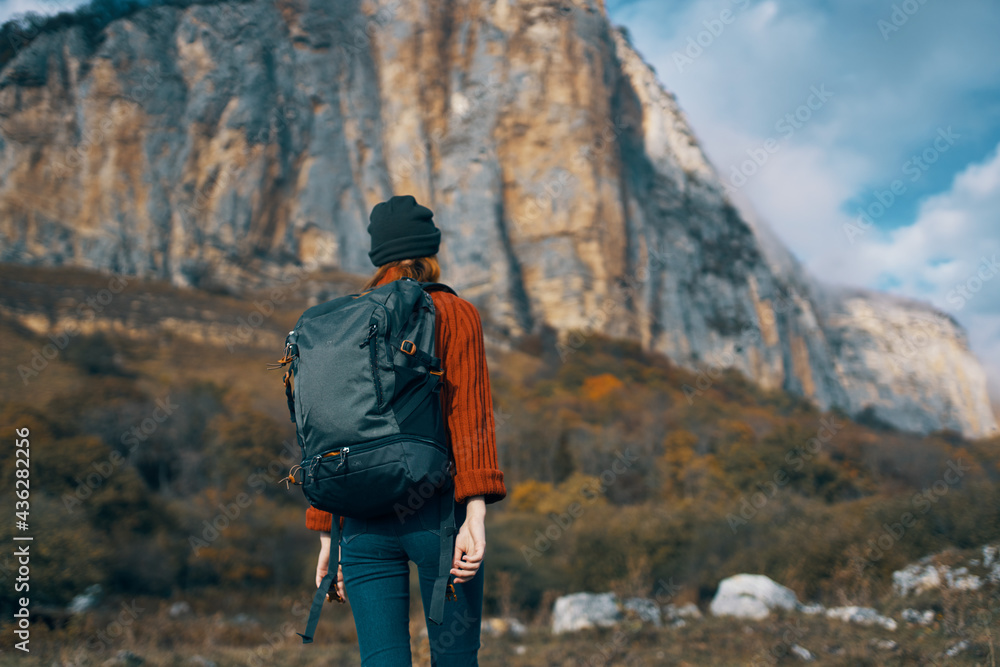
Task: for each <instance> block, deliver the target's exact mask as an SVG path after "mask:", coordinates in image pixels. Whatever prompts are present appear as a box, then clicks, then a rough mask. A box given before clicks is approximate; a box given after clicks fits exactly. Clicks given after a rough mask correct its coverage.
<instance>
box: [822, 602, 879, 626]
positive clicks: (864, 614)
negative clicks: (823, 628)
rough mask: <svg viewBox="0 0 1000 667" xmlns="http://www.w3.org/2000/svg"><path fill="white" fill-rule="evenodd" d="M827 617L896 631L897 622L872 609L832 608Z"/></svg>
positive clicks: (827, 612) (828, 610)
mask: <svg viewBox="0 0 1000 667" xmlns="http://www.w3.org/2000/svg"><path fill="white" fill-rule="evenodd" d="M826 617H827V618H836V619H839V620H841V621H845V622H847V623H857V624H858V625H880V626H882V627H883V628H885V629H886V630H895V629H896V621H895V620H893V619H891V618H889V617H888V616H882V615H881V614H879V613H878V612H877V611H875V610H874V609H872V608H871V607H831V608H830V609H827V610H826Z"/></svg>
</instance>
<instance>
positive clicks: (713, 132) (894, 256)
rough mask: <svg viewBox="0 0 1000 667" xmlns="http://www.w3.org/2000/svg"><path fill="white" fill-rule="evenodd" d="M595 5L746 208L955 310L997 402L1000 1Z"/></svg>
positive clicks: (790, 234)
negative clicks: (620, 31)
mask: <svg viewBox="0 0 1000 667" xmlns="http://www.w3.org/2000/svg"><path fill="white" fill-rule="evenodd" d="M606 6H607V8H608V12H609V14H610V16H611V18H612V20H613V21H614V22H615V23H617V24H620V25H624V26H626V27H627V28H628V29H629V32H630V33H631V35H632V41H633V43H634V44H635V46H636V48H637V49H638V50H639V51H640V52H641V53H642V54H643V56H644V57H645V58H646V60H647V61H649V62H650V63H651V64H652V65H653V66H654V67H655V68H656V71H657V75H658V77H659V79H660V81H661V82H662V83H663V84H664V85H665V86H666V87H667V88H668V89H669V90H671V91H673V92H674V93H676V95H677V99H678V102H679V103H680V105H681V108H682V109H683V110H684V111H685V114H686V115H687V117H688V121H689V122H690V124H691V125H692V127H693V129H694V131H695V134H696V135H697V136H698V138H699V140H700V141H701V143H702V145H703V146H704V148H705V150H706V152H707V153H708V156H709V158H710V159H711V161H712V162H713V163H714V164H715V166H716V169H717V170H718V172H719V175H720V177H721V178H722V180H723V182H724V183H727V184H729V186H730V193H731V194H732V196H733V199H734V200H735V201H736V202H737V204H738V205H739V206H740V207H741V208H742V209H743V210H744V211H746V212H747V214H748V215H751V216H754V217H755V219H757V220H761V221H763V222H764V223H765V224H768V225H769V226H770V227H771V228H772V229H773V230H774V231H775V232H776V234H777V235H778V237H779V238H781V239H782V240H784V242H785V243H786V245H788V246H789V248H790V249H791V250H792V252H793V253H794V254H795V255H796V256H797V257H798V258H799V259H800V260H801V261H802V262H803V263H804V264H805V266H806V267H807V268H808V269H809V270H810V271H811V272H812V273H813V274H814V275H816V276H817V277H819V278H820V279H822V280H824V281H827V282H830V283H838V284H847V285H857V286H862V287H871V288H877V289H884V290H886V291H890V292H894V293H897V294H901V295H905V296H909V297H915V298H918V299H921V300H924V301H928V302H930V303H932V304H934V305H935V306H937V307H939V308H941V309H943V310H945V311H946V312H949V313H951V314H953V315H955V316H956V318H957V319H958V320H959V321H960V322H961V323H962V324H963V325H964V326H965V327H966V329H967V330H968V332H969V338H970V341H971V344H972V348H973V351H974V352H976V354H977V355H978V356H979V357H980V359H981V360H982V361H983V362H984V364H985V365H986V367H987V371H988V373H989V375H990V381H991V385H992V389H993V395H994V397H997V398H1000V273H998V274H997V275H996V276H994V277H991V278H989V279H987V280H981V279H980V278H979V277H978V276H977V273H978V271H979V269H980V266H981V264H982V263H983V259H984V258H985V259H986V260H991V259H992V258H993V257H994V256H995V255H998V254H1000V152H998V148H1000V39H998V38H997V35H1000V3H997V2H996V1H995V0H949V1H948V2H944V0H905V1H904V0H875V1H872V0H838V1H837V2H833V1H824V0H795V1H792V0H671V1H669V2H666V1H664V0H607V3H606ZM817 90H818V91H819V92H820V93H822V95H821V96H816V95H815V92H816V91H817ZM810 95H813V97H812V98H810ZM821 98H823V99H822V100H821ZM810 102H811V103H812V108H809V106H808V104H809V103H810ZM787 114H792V118H791V119H788V118H786V115H787ZM795 114H799V116H798V118H796V117H795ZM793 123H794V124H793ZM768 139H773V140H774V143H771V144H770V148H771V151H770V152H768V151H767V150H764V148H765V142H766V141H767V140H768ZM762 150H764V152H763V153H762V152H761V151H762ZM748 151H749V152H748ZM754 156H756V157H757V161H758V162H762V164H761V165H760V166H758V165H757V164H754V163H753V162H747V161H748V160H752V159H753V157H754ZM734 168H735V169H736V171H735V172H734ZM748 172H749V173H751V174H752V175H749V176H747V175H746V174H747V173H748ZM743 177H745V178H743ZM894 186H895V188H896V191H895V192H893V187H894ZM862 212H866V213H867V214H868V217H867V218H862V219H861V223H863V224H858V216H859V213H862ZM987 263H988V261H987ZM989 272H990V270H987V271H986V273H989ZM970 281H971V282H970ZM963 288H964V290H965V291H964V292H963V291H962V289H963Z"/></svg>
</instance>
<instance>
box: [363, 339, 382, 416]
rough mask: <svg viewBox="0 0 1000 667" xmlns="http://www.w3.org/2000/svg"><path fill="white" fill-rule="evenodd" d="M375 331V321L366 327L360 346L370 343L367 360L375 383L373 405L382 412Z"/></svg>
mask: <svg viewBox="0 0 1000 667" xmlns="http://www.w3.org/2000/svg"><path fill="white" fill-rule="evenodd" d="M377 333H378V324H376V323H375V322H372V323H371V325H370V326H369V327H368V335H367V336H366V337H365V339H364V340H363V341H361V345H360V347H365V346H366V345H369V344H371V345H370V346H369V347H368V350H369V355H368V356H369V360H370V363H371V369H372V382H373V383H374V384H375V400H376V406H375V407H376V408H377V409H378V411H379V412H380V413H381V412H382V381H381V380H380V379H379V375H378V336H376V334H377ZM372 341H374V342H372Z"/></svg>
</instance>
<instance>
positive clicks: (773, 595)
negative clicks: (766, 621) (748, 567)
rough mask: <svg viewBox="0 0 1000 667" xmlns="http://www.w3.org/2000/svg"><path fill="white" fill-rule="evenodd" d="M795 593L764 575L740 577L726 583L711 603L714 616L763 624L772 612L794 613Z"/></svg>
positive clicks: (723, 583)
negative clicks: (791, 610) (792, 611)
mask: <svg viewBox="0 0 1000 667" xmlns="http://www.w3.org/2000/svg"><path fill="white" fill-rule="evenodd" d="M798 603H799V602H798V599H797V598H796V597H795V592H794V591H792V590H791V589H790V588H786V587H784V586H782V585H781V584H778V583H776V582H775V581H773V580H772V579H770V578H769V577H765V576H764V575H762V574H737V575H735V576H732V577H729V578H728V579H723V580H722V581H721V582H720V583H719V590H718V591H717V592H716V593H715V597H714V598H713V599H712V604H711V606H710V609H711V611H712V614H713V615H715V616H736V617H738V618H752V619H755V620H760V619H763V618H767V616H769V615H770V613H771V611H772V610H773V609H795V608H796V607H797V606H798Z"/></svg>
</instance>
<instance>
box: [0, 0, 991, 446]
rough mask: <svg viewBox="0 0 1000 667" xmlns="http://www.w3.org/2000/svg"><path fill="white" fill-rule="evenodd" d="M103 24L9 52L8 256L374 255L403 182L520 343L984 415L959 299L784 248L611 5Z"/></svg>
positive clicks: (903, 413) (987, 426) (199, 272)
mask: <svg viewBox="0 0 1000 667" xmlns="http://www.w3.org/2000/svg"><path fill="white" fill-rule="evenodd" d="M101 35H102V39H100V40H99V43H97V44H96V45H94V46H93V50H90V46H89V43H88V42H87V39H86V35H85V34H83V28H82V27H80V26H72V25H70V26H68V27H63V28H60V29H59V30H57V31H55V32H51V33H44V34H40V35H39V36H37V37H36V38H35V39H34V40H33V41H32V42H31V43H30V44H29V45H27V46H26V47H25V48H23V49H22V50H21V51H20V52H18V53H17V54H16V56H15V57H14V58H13V59H12V60H10V61H9V62H8V63H7V65H6V66H4V67H3V69H2V70H0V118H2V119H3V128H2V129H0V174H3V185H0V239H2V246H3V247H2V248H0V261H7V262H20V263H28V264H43V265H64V264H65V265H76V266H83V267H90V268H102V269H106V270H113V271H121V272H124V273H127V274H134V275H141V276H142V275H144V276H155V277H158V278H162V279H167V280H170V281H171V282H173V283H174V284H175V285H179V286H207V285H222V286H225V287H226V288H228V289H231V290H233V291H237V292H238V291H241V290H245V289H249V288H254V287H260V286H262V285H266V284H267V279H266V278H265V276H266V275H279V274H280V273H281V272H282V271H288V270H291V269H293V268H295V267H298V266H302V265H317V266H320V267H326V268H333V269H337V270H341V271H345V272H347V273H354V274H363V273H367V272H370V270H371V265H370V262H369V261H368V257H367V247H368V246H367V232H366V226H367V214H368V212H369V211H370V210H371V207H372V206H373V205H374V204H375V203H376V202H378V201H381V200H383V199H385V198H387V197H388V196H389V195H391V194H392V193H401V192H405V193H410V194H413V195H415V196H416V197H417V199H418V200H419V201H421V202H427V203H428V205H429V206H430V207H431V208H432V209H433V210H434V211H435V218H436V220H437V223H438V226H439V227H440V228H441V229H442V238H443V243H442V251H441V253H440V255H439V256H440V259H441V262H442V266H443V268H444V270H445V273H446V275H448V276H450V277H451V281H452V282H453V283H454V284H455V285H456V286H457V287H458V288H460V290H461V291H462V293H463V295H465V296H466V297H467V298H469V299H470V300H471V301H473V302H474V303H475V304H476V305H477V306H479V307H480V308H481V309H482V311H483V312H484V314H485V316H487V317H489V318H491V320H493V321H494V322H495V323H496V325H497V326H498V327H499V330H500V331H502V332H503V333H504V334H505V335H507V336H509V337H511V338H517V337H520V336H523V335H526V334H532V333H537V332H539V331H540V330H541V329H542V328H545V327H550V328H552V329H555V330H556V331H557V332H559V335H560V336H562V337H563V338H565V336H566V335H567V334H568V332H570V331H572V330H584V331H586V330H597V331H600V332H601V333H603V334H607V335H611V336H618V337H624V338H631V339H634V340H638V341H640V342H641V344H642V345H643V347H645V348H647V349H651V350H655V351H657V352H661V353H663V354H666V355H667V356H669V357H670V358H671V359H673V360H674V361H675V362H676V363H678V364H680V365H682V366H686V367H689V368H702V367H705V366H706V364H707V365H711V364H713V363H717V362H718V361H719V360H720V359H723V360H728V361H730V362H731V363H728V364H727V365H732V366H734V367H735V368H737V369H738V370H740V371H742V372H743V373H744V374H746V375H747V376H748V377H750V378H752V379H753V380H754V381H755V382H757V383H758V384H761V385H762V386H764V387H768V388H776V387H781V388H784V389H787V390H789V391H792V392H793V393H796V394H799V395H803V396H806V397H808V398H809V399H810V400H812V401H813V402H815V403H816V404H817V405H819V406H820V407H822V408H824V409H827V408H830V407H834V406H836V407H839V408H841V409H844V410H845V411H846V412H848V413H849V414H855V415H856V414H860V413H862V412H863V411H866V410H870V411H872V412H873V413H874V414H875V415H876V416H877V417H878V418H879V419H882V420H884V421H885V422H888V423H890V424H893V425H894V426H897V427H899V428H903V429H907V430H915V431H921V432H927V431H930V430H937V429H941V428H950V429H953V430H957V431H960V432H962V433H963V434H965V435H968V436H972V437H980V436H985V435H989V434H991V433H992V432H993V431H994V430H995V429H996V420H995V418H994V416H993V413H992V410H991V409H990V406H989V400H988V397H987V395H986V386H985V375H984V373H983V371H982V368H981V367H980V366H979V364H978V362H976V360H975V358H974V357H973V356H972V354H971V352H970V351H969V350H968V344H967V340H966V338H965V334H964V332H963V331H962V330H961V328H960V327H958V326H957V324H956V323H955V322H954V321H953V320H949V319H947V318H946V319H942V318H932V319H931V321H933V322H935V324H934V325H933V326H931V325H930V324H926V323H924V322H923V320H926V319H927V313H928V312H933V311H927V309H926V308H925V307H923V306H919V305H917V304H914V303H908V302H899V301H887V300H885V299H882V298H881V297H877V296H870V295H869V296H868V297H865V296H863V295H862V294H860V293H852V292H844V291H843V290H840V289H838V288H832V287H827V286H823V285H820V284H819V283H817V282H816V281H815V280H814V279H813V278H812V277H811V276H809V275H808V274H807V273H806V272H805V271H804V270H803V269H802V267H801V266H800V265H799V264H798V262H797V261H792V262H791V263H790V264H789V263H788V262H784V263H782V262H780V261H777V260H776V257H777V254H780V252H779V253H777V254H776V253H775V252H774V249H773V248H772V249H770V250H769V249H768V247H767V241H766V240H765V239H764V238H763V234H764V233H763V232H761V231H760V230H759V229H758V228H757V227H756V226H755V225H754V224H752V223H751V222H750V221H748V220H747V219H746V218H745V217H744V216H743V215H741V214H740V212H739V211H737V209H736V208H735V207H734V206H733V204H732V202H730V201H729V199H728V197H727V196H726V194H725V189H724V187H723V185H722V184H721V181H720V180H719V178H718V175H717V172H716V170H715V169H714V167H713V166H712V165H711V163H710V162H709V161H708V159H707V158H706V156H705V155H704V153H703V151H702V150H701V147H700V145H699V144H698V142H697V139H696V137H695V134H694V132H693V131H692V130H691V128H690V126H689V124H688V122H687V120H686V118H685V116H684V114H683V112H682V111H681V109H680V107H679V105H678V104H677V101H676V98H675V97H674V95H672V94H671V93H669V92H668V91H667V90H666V89H665V87H664V86H663V85H662V84H661V83H660V82H659V81H658V80H657V78H656V75H655V73H654V71H653V69H652V68H651V67H650V66H649V65H648V64H647V63H646V62H645V61H644V60H643V59H642V57H641V56H640V55H639V54H638V52H637V51H636V50H635V49H634V48H633V47H632V46H631V45H630V44H629V42H628V39H627V35H626V34H625V33H624V32H623V31H622V30H621V29H618V28H616V27H614V26H613V25H612V24H611V22H610V21H609V19H608V17H607V15H606V12H605V11H604V8H603V3H600V2H594V1H592V0H576V1H574V2H569V1H558V0H543V1H535V2H518V3H512V2H508V1H507V0H496V1H494V2H488V1H483V2H474V3H469V4H467V5H461V6H459V5H456V4H454V3H448V2H444V1H438V0H405V1H404V0H391V1H389V2H381V3H375V2H344V3H336V4H335V5H324V4H321V3H315V2H308V1H307V0H281V1H279V2H265V1H264V0H249V1H242V2H239V3H231V2H217V3H214V4H192V5H188V6H183V7H175V6H167V5H157V6H151V7H148V8H144V9H139V10H137V11H135V12H134V13H132V14H129V15H128V16H126V17H123V18H118V19H115V20H112V21H110V22H109V23H108V24H107V25H106V26H105V27H104V28H103V30H102V32H101ZM25 82H30V83H31V84H33V85H27V84H26V83H25ZM73 155H75V156H76V158H75V161H76V166H74V165H72V164H69V160H67V159H66V158H67V156H73ZM58 165H64V167H63V168H62V169H59V170H57V169H56V167H57V166H58ZM57 171H59V172H61V173H56V172H57ZM786 252H787V250H786ZM769 255H770V256H769ZM791 259H792V260H794V258H791ZM876 301H877V302H878V304H879V308H877V309H876V308H873V307H872V304H873V303H875V302H876ZM779 307H780V309H779ZM912 327H923V328H924V329H926V332H925V334H924V338H926V340H925V342H924V343H923V344H922V345H920V346H917V347H916V348H915V349H916V352H915V353H906V354H902V355H901V353H900V350H901V349H903V348H902V347H901V345H902V343H901V342H900V341H903V342H905V341H906V338H905V335H904V334H905V332H906V330H907V329H908V328H912ZM907 354H909V356H907ZM903 362H906V363H903Z"/></svg>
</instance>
